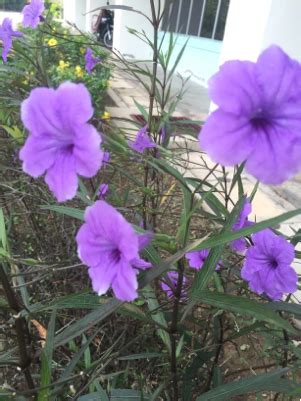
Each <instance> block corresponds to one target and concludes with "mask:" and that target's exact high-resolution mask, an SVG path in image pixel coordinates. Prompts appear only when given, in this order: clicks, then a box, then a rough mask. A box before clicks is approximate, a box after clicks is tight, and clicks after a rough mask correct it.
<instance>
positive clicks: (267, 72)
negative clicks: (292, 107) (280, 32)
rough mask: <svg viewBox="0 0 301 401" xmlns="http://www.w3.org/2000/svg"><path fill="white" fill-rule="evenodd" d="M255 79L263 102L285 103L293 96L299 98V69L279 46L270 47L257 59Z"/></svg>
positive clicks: (300, 69)
mask: <svg viewBox="0 0 301 401" xmlns="http://www.w3.org/2000/svg"><path fill="white" fill-rule="evenodd" d="M256 79H257V82H258V83H259V85H260V87H261V90H262V91H263V93H264V100H265V102H271V103H272V104H275V103H282V102H287V101H289V100H290V99H292V98H293V97H294V96H295V94H296V95H297V96H299V90H300V84H301V68H300V65H299V63H298V62H297V61H295V60H292V59H290V58H289V57H288V55H287V54H285V53H284V51H283V50H282V49H281V48H280V47H279V46H276V45H272V46H270V47H269V48H267V49H266V50H265V51H263V52H262V53H261V55H260V56H259V58H258V61H257V63H256ZM294 92H295V94H294Z"/></svg>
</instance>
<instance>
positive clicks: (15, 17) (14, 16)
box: [0, 11, 23, 29]
mask: <svg viewBox="0 0 301 401" xmlns="http://www.w3.org/2000/svg"><path fill="white" fill-rule="evenodd" d="M4 18H10V19H11V20H12V21H13V27H14V28H15V29H16V27H17V25H18V23H20V22H21V21H22V19H23V17H22V14H21V13H14V12H11V11H7V12H6V11H0V23H2V21H3V20H4Z"/></svg>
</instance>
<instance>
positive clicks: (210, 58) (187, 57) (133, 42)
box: [64, 0, 241, 86]
mask: <svg viewBox="0 0 301 401" xmlns="http://www.w3.org/2000/svg"><path fill="white" fill-rule="evenodd" d="M239 1H241V0H239ZM83 2H85V5H86V10H85V11H83V10H84V7H83ZM106 3H107V1H106V0H64V18H65V19H67V20H69V21H70V22H75V23H76V24H77V25H78V27H79V28H80V29H83V30H85V31H91V22H92V18H93V15H97V14H98V11H95V12H92V13H90V11H91V10H93V9H95V8H97V7H101V6H103V5H106ZM115 3H116V4H119V5H122V6H129V7H133V9H136V10H138V11H140V12H143V13H144V14H146V15H149V16H150V15H151V10H150V5H149V1H148V0H118V1H116V2H115V1H114V0H110V4H115ZM85 12H86V13H88V14H87V15H86V16H85V18H82V17H81V16H80V14H83V13H85ZM128 28H132V29H136V30H137V31H141V30H144V31H145V33H146V34H147V35H148V37H149V38H152V36H153V29H152V26H151V24H150V23H149V21H147V20H146V19H145V18H144V17H143V16H142V15H141V14H138V13H135V12H132V11H125V10H115V19H114V43H113V46H114V49H115V50H116V51H117V52H119V53H121V54H122V55H123V56H125V57H128V58H130V59H139V60H150V59H151V56H152V52H151V49H150V48H149V47H148V46H147V45H146V44H145V43H143V42H142V41H141V40H139V39H138V38H137V37H135V36H134V35H132V34H130V33H129V32H128ZM169 35H170V34H169V33H166V34H165V39H164V42H163V45H162V49H163V51H166V50H167V49H168V42H169ZM163 36H164V32H160V34H159V40H161V39H162V38H163ZM175 37H177V44H176V46H175V50H174V53H173V56H172V62H174V61H175V60H176V58H177V55H178V53H179V52H180V50H181V48H182V47H183V45H184V44H185V42H186V40H187V39H189V41H188V44H187V47H186V50H185V53H184V55H183V57H182V60H181V62H180V63H179V65H178V67H177V69H176V71H177V72H178V73H180V74H181V75H183V76H188V75H191V77H192V79H194V80H196V81H197V82H199V83H201V84H203V85H205V86H206V85H207V81H208V79H209V77H210V76H211V75H212V74H214V73H215V72H216V71H217V69H218V65H219V58H220V52H221V47H222V42H220V41H216V40H212V39H206V38H200V37H196V36H187V35H181V34H177V35H175Z"/></svg>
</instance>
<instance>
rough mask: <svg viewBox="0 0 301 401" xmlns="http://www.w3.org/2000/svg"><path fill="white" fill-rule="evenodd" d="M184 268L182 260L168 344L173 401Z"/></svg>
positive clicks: (176, 386) (176, 393) (176, 388)
mask: <svg viewBox="0 0 301 401" xmlns="http://www.w3.org/2000/svg"><path fill="white" fill-rule="evenodd" d="M184 268H185V264H184V261H183V259H181V260H180V261H179V264H178V279H177V284H176V288H175V290H174V299H175V301H174V304H173V311H172V318H171V324H170V342H171V356H170V371H171V380H172V387H173V401H178V400H179V384H178V366H177V336H178V320H179V306H180V301H181V295H182V290H183V282H184Z"/></svg>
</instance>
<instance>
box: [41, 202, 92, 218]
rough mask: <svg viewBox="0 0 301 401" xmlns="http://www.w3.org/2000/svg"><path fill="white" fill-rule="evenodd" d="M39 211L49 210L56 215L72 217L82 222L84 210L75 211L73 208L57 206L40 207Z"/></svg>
mask: <svg viewBox="0 0 301 401" xmlns="http://www.w3.org/2000/svg"><path fill="white" fill-rule="evenodd" d="M40 208H41V209H44V210H51V211H53V212H56V213H60V214H65V215H66V216H70V217H74V218H75V219H78V220H84V213H85V212H84V210H80V209H75V208H73V207H67V206H58V205H47V206H45V205H42V206H40Z"/></svg>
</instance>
